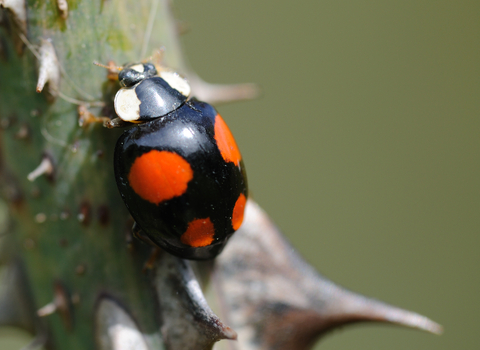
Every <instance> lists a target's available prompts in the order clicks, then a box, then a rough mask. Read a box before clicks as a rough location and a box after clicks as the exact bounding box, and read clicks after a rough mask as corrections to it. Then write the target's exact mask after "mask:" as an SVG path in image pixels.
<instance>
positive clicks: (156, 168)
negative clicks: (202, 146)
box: [128, 150, 193, 205]
mask: <svg viewBox="0 0 480 350" xmlns="http://www.w3.org/2000/svg"><path fill="white" fill-rule="evenodd" d="M192 178H193V171H192V168H191V167H190V164H188V162H187V161H186V160H185V159H183V158H182V157H181V156H179V155H178V154H176V153H172V152H168V151H157V150H153V151H150V152H147V153H144V154H142V155H141V156H140V157H137V159H135V161H134V162H133V165H132V167H131V168H130V173H129V174H128V181H129V182H130V186H131V187H132V188H133V190H134V191H135V193H136V194H138V195H139V196H140V197H142V198H143V199H145V200H147V201H149V202H151V203H154V204H157V205H158V204H159V203H161V202H163V201H165V200H168V199H171V198H173V197H178V196H181V195H182V194H183V193H185V191H186V190H187V185H188V182H189V181H190V180H191V179H192Z"/></svg>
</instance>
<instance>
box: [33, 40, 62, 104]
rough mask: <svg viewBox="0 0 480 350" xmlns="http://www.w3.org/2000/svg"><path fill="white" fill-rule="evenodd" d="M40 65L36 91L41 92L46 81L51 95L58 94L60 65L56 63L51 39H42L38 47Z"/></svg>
mask: <svg viewBox="0 0 480 350" xmlns="http://www.w3.org/2000/svg"><path fill="white" fill-rule="evenodd" d="M39 55H40V58H39V60H40V62H39V63H40V67H39V69H38V81H37V89H36V91H37V92H42V90H43V88H44V87H45V85H46V84H47V83H48V92H49V94H50V95H52V96H57V95H58V90H59V87H60V77H61V71H60V65H59V63H58V59H57V54H56V53H55V49H54V47H53V44H52V41H51V40H49V39H42V41H41V45H40V49H39Z"/></svg>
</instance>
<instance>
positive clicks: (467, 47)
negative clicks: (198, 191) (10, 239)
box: [0, 0, 480, 350]
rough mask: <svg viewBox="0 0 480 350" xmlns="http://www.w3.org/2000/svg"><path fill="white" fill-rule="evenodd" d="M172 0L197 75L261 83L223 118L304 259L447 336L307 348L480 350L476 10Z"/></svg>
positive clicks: (357, 330) (435, 5)
mask: <svg viewBox="0 0 480 350" xmlns="http://www.w3.org/2000/svg"><path fill="white" fill-rule="evenodd" d="M174 6H175V11H176V14H177V17H178V18H179V19H181V20H183V21H185V23H186V24H187V25H188V26H189V28H190V32H189V33H188V34H187V35H185V36H184V38H183V43H184V48H185V51H186V56H187V57H188V59H189V62H190V64H191V66H192V67H193V68H194V69H195V71H196V72H197V73H199V75H200V76H202V77H203V78H204V79H205V80H207V81H209V82H215V83H238V82H256V83H258V84H259V85H260V86H261V87H262V90H263V96H262V97H261V98H260V99H258V100H255V101H250V102H244V103H236V104H231V105H224V106H220V107H219V110H220V112H221V113H222V115H223V117H224V119H225V120H226V121H227V122H228V124H229V126H230V128H231V129H232V130H233V133H234V134H235V136H236V138H237V142H238V143H239V145H240V148H241V150H242V153H243V156H244V159H245V163H246V166H247V170H248V175H249V184H250V188H251V191H252V194H253V196H254V197H255V199H256V200H257V201H258V202H259V203H260V204H261V205H262V206H263V208H264V209H266V210H267V212H268V213H269V214H270V216H271V217H272V218H273V219H274V221H275V222H276V223H277V224H278V226H279V227H280V228H281V229H282V230H283V231H284V233H285V234H286V235H287V236H288V238H289V239H290V241H291V242H292V243H293V245H294V246H295V247H296V248H297V250H298V251H299V252H300V253H301V254H302V255H303V256H304V257H305V258H306V259H307V260H308V261H309V262H310V263H311V264H313V265H314V266H315V267H316V268H317V269H318V270H319V271H320V272H321V273H322V274H324V275H325V276H327V277H328V278H329V279H331V280H333V281H335V282H337V283H338V284H340V285H343V286H345V287H347V288H349V289H351V290H354V291H357V292H360V293H362V294H365V295H368V296H372V297H375V298H378V299H381V300H384V301H386V302H389V303H392V304H395V305H398V306H401V307H404V308H407V309H411V310H415V311H417V312H419V313H422V314H425V315H426V316H428V317H430V318H432V319H433V320H435V321H437V322H439V323H441V324H442V325H443V326H444V327H445V333H444V335H442V336H434V335H429V334H425V333H421V332H417V331H411V330H405V329H400V328H393V327H389V326H380V325H373V324H369V325H363V326H352V327H346V328H344V329H343V330H342V331H336V332H334V333H333V334H331V335H329V336H327V337H326V338H324V339H323V340H321V342H320V343H319V344H318V345H317V347H316V349H322V350H333V349H338V350H345V349H357V350H361V349H389V350H396V349H422V350H428V349H432V350H433V349H435V350H443V349H476V348H478V346H479V344H480V335H479V334H480V333H479V331H478V328H479V326H480V318H479V315H480V300H479V298H480V274H479V266H480V215H479V214H480V157H479V156H480V141H479V136H480V134H479V132H480V120H479V117H480V103H479V101H480V20H479V15H480V2H478V1H443V0H437V1H433V0H430V1H379V0H375V1H299V2H293V1H252V0H247V1H224V0H223V1H221V0H209V1H191V0H190V1H187V0H175V1H174ZM0 338H2V333H0ZM3 339H5V341H6V340H8V339H7V337H3ZM12 341H13V340H12ZM2 344H3V345H2ZM4 346H5V343H0V349H4ZM5 348H6V347H5ZM13 349H18V346H17V345H15V346H14V347H13Z"/></svg>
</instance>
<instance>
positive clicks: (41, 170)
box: [27, 155, 55, 181]
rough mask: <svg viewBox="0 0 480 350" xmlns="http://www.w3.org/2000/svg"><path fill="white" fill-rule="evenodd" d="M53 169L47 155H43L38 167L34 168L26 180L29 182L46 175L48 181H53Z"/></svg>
mask: <svg viewBox="0 0 480 350" xmlns="http://www.w3.org/2000/svg"><path fill="white" fill-rule="evenodd" d="M54 171H55V168H54V166H53V162H52V160H51V158H50V157H49V156H47V155H44V156H43V158H42V161H41V162H40V165H39V166H38V167H36V168H35V170H33V171H32V172H31V173H30V174H28V176H27V179H28V180H29V181H34V180H35V179H36V178H38V177H39V176H40V175H46V176H47V177H48V178H49V179H50V180H52V179H53V173H54Z"/></svg>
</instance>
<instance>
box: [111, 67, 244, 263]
mask: <svg viewBox="0 0 480 350" xmlns="http://www.w3.org/2000/svg"><path fill="white" fill-rule="evenodd" d="M118 78H119V82H120V85H121V86H122V88H121V89H120V90H119V91H118V93H117V95H116V96H115V102H114V105H115V111H116V113H117V115H118V116H119V118H121V119H122V120H124V121H128V122H133V123H138V124H136V125H135V126H133V127H131V128H130V129H128V130H126V131H125V132H124V133H123V134H122V135H121V136H120V138H119V139H118V141H117V145H116V147H115V155H114V169H115V178H116V182H117V186H118V189H119V191H120V194H121V196H122V198H123V200H124V202H125V205H126V206H127V208H128V210H129V211H130V213H131V215H132V216H133V218H134V219H135V221H136V225H137V227H138V228H139V229H140V230H141V232H142V234H144V235H145V236H146V237H148V239H149V240H150V241H151V242H153V243H154V244H156V245H158V246H160V247H162V248H164V249H165V250H167V251H168V252H170V253H172V254H174V255H176V256H179V257H181V258H186V259H211V258H214V257H215V256H216V255H218V254H219V253H220V252H221V251H222V249H223V247H224V246H225V244H226V242H227V240H228V238H229V237H230V236H231V235H232V234H233V233H234V232H235V231H236V230H237V229H238V228H239V227H240V225H241V224H242V221H243V214H244V208H245V204H246V200H247V179H246V174H245V167H244V165H243V161H242V156H241V155H240V152H239V150H238V147H237V144H236V143H235V140H234V138H233V136H232V134H231V132H230V130H229V128H228V127H227V125H226V124H225V122H224V121H223V119H222V117H221V116H220V115H219V114H218V112H217V111H216V110H215V109H214V108H213V107H212V106H211V105H209V104H207V103H205V102H201V101H197V100H195V99H189V95H190V86H189V85H188V83H187V81H186V80H185V79H184V78H182V77H181V76H180V75H179V74H177V73H175V72H172V71H168V70H161V71H160V72H157V70H156V69H155V66H154V65H152V64H150V63H145V64H143V63H142V64H131V65H128V66H126V67H124V68H123V70H122V71H120V73H119V75H118Z"/></svg>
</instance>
